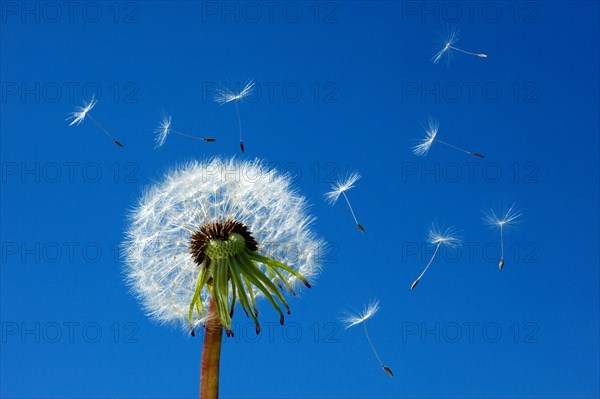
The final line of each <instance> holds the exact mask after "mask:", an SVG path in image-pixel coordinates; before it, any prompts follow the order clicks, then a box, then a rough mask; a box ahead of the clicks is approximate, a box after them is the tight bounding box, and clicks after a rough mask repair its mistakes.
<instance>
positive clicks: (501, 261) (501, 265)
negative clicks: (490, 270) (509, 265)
mask: <svg viewBox="0 0 600 399" xmlns="http://www.w3.org/2000/svg"><path fill="white" fill-rule="evenodd" d="M503 267H504V258H502V259H500V263H498V270H502V268H503Z"/></svg>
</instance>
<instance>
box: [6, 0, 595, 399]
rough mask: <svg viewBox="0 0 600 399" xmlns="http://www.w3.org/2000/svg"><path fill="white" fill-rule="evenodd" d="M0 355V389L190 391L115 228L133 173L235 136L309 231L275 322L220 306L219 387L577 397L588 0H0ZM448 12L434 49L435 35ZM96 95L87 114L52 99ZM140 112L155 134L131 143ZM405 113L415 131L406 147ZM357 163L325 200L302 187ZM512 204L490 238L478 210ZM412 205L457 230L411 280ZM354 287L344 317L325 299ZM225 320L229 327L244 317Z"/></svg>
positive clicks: (425, 220) (189, 349)
mask: <svg viewBox="0 0 600 399" xmlns="http://www.w3.org/2000/svg"><path fill="white" fill-rule="evenodd" d="M0 7H2V8H1V18H2V20H1V35H0V40H1V41H0V45H1V47H0V51H1V66H0V68H1V69H0V71H1V76H2V78H1V81H2V90H1V95H2V99H1V107H2V110H1V120H0V123H1V125H0V128H1V137H0V143H1V150H0V154H1V157H2V194H1V206H0V211H1V234H2V239H1V241H2V267H1V269H0V276H1V283H0V287H1V293H0V298H1V315H2V316H1V323H2V336H1V337H2V338H1V348H2V349H1V359H0V366H1V370H0V379H1V381H2V384H1V388H0V395H1V396H2V397H6V398H17V397H19V398H86V397H89V398H92V397H93V398H100V397H102V398H105V397H106V398H124V397H129V398H130V397H138V398H142V397H156V398H162V397H177V398H188V397H195V396H197V391H198V373H199V359H200V354H201V340H200V339H193V338H191V337H189V336H188V335H187V334H185V333H184V332H182V331H180V330H177V329H174V328H171V327H169V326H161V325H159V324H157V323H155V322H153V321H151V320H148V319H147V318H146V316H145V315H144V314H143V312H142V310H141V307H140V305H139V304H138V303H137V301H136V300H135V298H134V297H133V296H132V295H131V294H130V293H129V292H128V289H127V287H126V286H125V284H124V283H123V265H122V262H121V261H120V259H119V254H118V246H119V244H120V242H121V241H122V239H123V231H124V230H125V228H126V225H127V220H126V215H127V211H128V209H130V207H131V206H132V205H133V204H134V203H135V201H136V199H137V198H138V196H139V194H140V193H141V190H142V188H143V187H145V186H146V185H148V184H151V183H152V182H155V181H157V179H159V178H160V176H161V175H162V173H163V172H164V171H166V170H168V168H169V167H171V166H173V165H176V164H178V163H180V162H184V161H186V160H190V159H202V158H205V157H210V156H215V155H221V156H233V155H235V156H240V155H241V154H240V153H239V149H238V141H237V130H236V129H237V126H236V120H235V109H234V107H233V106H230V105H223V106H219V105H217V104H215V103H214V102H213V101H212V97H213V94H214V88H215V87H217V86H218V85H220V84H228V85H232V86H233V87H236V85H239V84H241V83H243V82H245V81H247V80H248V79H254V81H255V82H256V89H257V90H256V92H255V94H254V95H253V96H252V97H251V98H249V99H248V101H247V102H245V103H243V104H241V108H240V110H241V113H242V120H243V123H244V126H245V145H246V155H245V156H244V158H254V157H258V158H261V159H263V160H265V161H267V162H269V163H271V164H273V165H274V166H276V167H277V168H278V169H280V170H281V171H283V172H289V173H292V174H294V176H295V185H296V187H297V188H298V189H299V190H300V191H301V192H302V193H303V194H304V195H305V196H306V197H307V198H308V199H309V201H310V203H311V204H312V207H311V212H312V213H313V214H314V215H315V216H316V217H317V222H316V225H315V229H316V231H317V232H318V234H319V235H320V236H321V237H323V238H324V239H325V240H327V241H328V242H329V243H330V244H331V248H332V250H331V251H330V253H328V254H327V256H326V259H325V260H326V261H325V264H324V268H323V272H322V274H321V276H320V277H319V279H318V280H317V281H315V284H314V287H313V288H312V289H311V290H305V291H304V292H303V293H302V295H301V297H299V298H293V299H291V301H290V305H291V307H292V310H293V314H292V316H291V317H289V318H288V320H287V327H285V328H281V327H279V326H273V327H271V329H270V330H269V329H267V328H265V326H267V325H268V323H269V322H273V323H276V322H277V320H278V319H277V315H276V314H275V312H273V311H271V310H270V309H269V307H268V306H264V304H263V308H264V309H265V310H266V311H265V312H263V313H262V315H261V318H262V323H263V333H262V334H261V336H259V337H258V338H257V337H255V336H254V334H253V332H252V331H253V327H252V323H250V322H249V321H248V320H246V319H244V318H241V317H240V313H238V314H237V318H236V319H235V320H234V321H235V322H237V323H239V330H238V333H237V335H236V338H235V339H230V340H226V341H225V343H224V345H223V353H222V369H221V394H222V397H226V398H250V397H270V398H317V397H337V398H350V397H352V398H371V397H373V398H375V397H376V398H400V397H421V398H465V397H478V398H482V397H487V398H500V397H519V398H533V397H545V398H574V397H577V398H595V397H598V396H599V395H600V392H599V381H598V375H599V372H600V370H599V343H598V342H599V339H598V338H599V337H598V331H599V316H598V315H599V292H598V286H599V285H598V282H599V274H598V272H599V267H598V266H599V264H598V255H599V248H598V242H599V237H598V236H599V234H598V233H599V229H598V220H599V215H598V209H599V207H598V200H599V195H598V181H599V175H598V171H599V168H598V166H599V165H598V161H599V160H598V131H599V118H598V109H599V101H598V100H599V98H598V93H599V77H598V70H599V50H598V49H599V43H598V41H599V39H598V38H599V31H598V30H599V26H598V20H599V18H598V14H599V6H598V3H596V2H588V1H586V2H535V1H534V2H516V3H504V2H470V3H456V2H453V3H441V2H428V3H423V4H422V3H417V2H391V1H388V2H379V3H377V2H321V3H312V2H310V3H309V2H278V1H276V2H272V3H264V2H246V3H239V2H231V3H227V4H225V3H222V2H210V1H205V2H193V1H185V2H162V1H151V2H135V1H134V2H118V3H114V2H81V3H76V5H75V6H73V5H71V3H68V2H52V3H44V2H3V3H2V4H1V5H0ZM449 26H451V27H454V28H456V29H457V30H459V31H460V35H461V39H460V41H459V42H458V44H457V46H458V47H461V48H464V49H465V50H468V51H474V52H485V53H486V54H488V55H489V58H487V59H480V58H476V57H472V56H468V55H464V54H459V53H456V54H455V55H456V56H455V57H454V59H453V61H452V62H451V63H450V64H449V65H446V64H444V63H441V64H437V65H435V64H433V63H432V62H431V57H432V56H433V54H435V53H436V52H437V50H438V49H439V48H440V46H441V45H442V44H441V42H440V41H439V38H438V33H443V32H445V31H446V30H447V29H448V27H449ZM92 94H96V96H97V97H98V99H99V102H98V104H97V105H96V107H95V108H94V109H93V111H92V115H93V117H94V118H95V119H96V120H98V121H100V122H101V123H102V124H103V125H104V126H105V127H106V128H107V129H108V130H109V131H110V132H112V133H113V134H114V135H115V136H116V137H117V138H118V139H119V140H120V141H122V142H123V144H124V145H125V148H123V149H120V148H117V147H116V146H114V144H112V143H111V142H110V140H109V139H108V138H107V137H106V136H104V135H103V134H102V132H100V131H99V130H98V129H97V128H96V127H95V126H94V125H93V124H92V123H90V121H86V122H85V123H84V124H83V125H81V126H77V127H68V125H67V123H66V122H65V117H66V116H67V114H68V113H69V112H71V111H72V110H73V109H74V107H76V106H78V105H80V104H81V103H82V102H83V100H84V99H86V98H88V97H89V96H91V95H92ZM161 109H165V110H166V111H167V112H169V113H170V114H172V116H173V124H174V127H175V128H176V129H179V130H183V131H191V132H198V134H201V135H211V136H214V137H216V138H217V140H218V141H217V142H216V143H213V144H207V143H202V142H198V143H197V142H193V141H187V140H185V139H184V138H181V137H176V136H172V137H170V138H169V139H168V142H167V143H166V145H165V146H164V147H162V148H160V149H156V150H155V149H153V133H152V130H153V128H154V126H155V125H156V123H157V121H158V119H159V111H160V110H161ZM429 116H433V117H435V118H437V120H438V121H439V123H440V133H439V134H440V138H442V139H444V140H447V141H448V142H451V143H453V144H456V145H460V146H464V147H467V148H468V149H469V150H472V151H477V152H480V153H483V154H485V155H486V158H485V159H483V160H479V159H476V158H474V157H470V156H468V155H466V154H463V153H460V152H457V151H454V150H452V149H450V148H446V147H444V146H442V145H439V144H434V146H433V147H432V149H431V151H430V152H429V154H428V155H427V156H426V157H417V156H415V155H414V154H413V153H412V151H411V147H412V146H413V145H414V144H415V142H416V141H417V140H418V139H419V138H420V137H422V135H423V128H422V124H424V123H425V122H426V121H427V118H428V117H429ZM353 170H357V171H360V173H361V174H362V176H363V178H362V179H361V180H360V181H359V182H358V184H357V186H356V188H354V189H353V190H352V191H350V192H349V196H350V199H351V201H352V204H353V206H354V208H355V211H356V213H357V216H358V218H359V220H360V222H361V224H362V225H363V226H364V227H365V230H366V233H365V234H364V235H363V234H361V233H360V232H358V230H356V227H355V226H354V225H353V222H352V219H351V216H350V214H349V212H348V210H347V209H346V207H345V204H344V203H342V202H339V203H338V204H336V205H335V206H334V207H331V206H329V205H328V204H326V203H325V202H324V200H323V194H324V193H325V192H326V191H327V190H328V189H329V186H330V184H331V183H332V181H333V180H334V179H335V178H336V176H337V175H338V174H344V173H346V172H348V171H353ZM513 202H516V203H517V205H518V207H519V209H520V210H521V211H522V212H523V218H522V221H521V223H520V224H519V226H518V227H517V228H515V229H513V230H510V231H509V232H508V233H507V235H506V237H505V239H506V241H505V244H506V248H507V256H506V264H505V267H504V269H503V270H502V271H501V272H500V271H498V267H497V261H498V259H497V252H496V251H497V249H498V234H497V232H496V231H493V230H492V229H490V228H489V227H487V226H485V225H484V224H483V222H482V217H481V216H482V212H483V210H484V209H486V208H489V207H491V206H500V205H502V204H505V205H506V204H508V205H510V204H511V203H513ZM434 219H437V220H439V221H440V222H445V223H446V224H447V225H455V226H456V227H457V228H458V229H460V230H461V236H462V238H463V246H462V247H461V249H460V252H453V251H450V252H442V254H441V255H442V256H440V257H439V259H438V261H436V262H434V264H433V265H432V267H431V269H430V270H429V272H428V273H427V274H426V275H425V277H424V279H423V280H422V282H421V283H420V284H419V286H418V287H417V288H416V289H415V290H413V291H411V290H410V289H409V287H410V285H411V283H412V281H413V280H414V279H415V278H416V276H418V274H419V273H420V272H421V269H422V267H423V266H424V264H425V263H426V262H427V260H428V257H429V256H430V255H431V251H432V247H431V246H429V245H427V244H426V243H425V238H426V234H427V229H428V227H429V225H430V223H431V222H432V221H433V220H434ZM372 299H379V300H380V303H381V310H380V311H379V313H378V314H377V315H376V316H375V317H374V318H373V319H371V320H370V321H369V331H370V334H371V338H372V339H373V342H374V344H375V346H376V347H377V349H378V351H379V354H380V355H381V357H382V359H383V360H384V362H385V363H386V364H388V366H390V367H391V368H392V370H393V371H394V373H395V376H396V377H395V378H394V379H390V378H389V377H388V376H387V375H386V374H385V373H384V372H383V371H382V370H381V369H380V368H379V366H378V364H377V362H376V360H375V358H374V357H373V355H372V353H371V352H370V349H369V347H368V344H367V341H366V339H365V336H364V334H363V332H362V331H361V329H360V328H356V329H350V330H343V329H342V326H341V324H340V323H339V317H340V315H341V313H343V311H345V310H351V309H353V308H357V309H360V308H361V307H362V306H363V304H365V303H367V302H368V301H369V300H372ZM246 328H247V330H245V329H246Z"/></svg>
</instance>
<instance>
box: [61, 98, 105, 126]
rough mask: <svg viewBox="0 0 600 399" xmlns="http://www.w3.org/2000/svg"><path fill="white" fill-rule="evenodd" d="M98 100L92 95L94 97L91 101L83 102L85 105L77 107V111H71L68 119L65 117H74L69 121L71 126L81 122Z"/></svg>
mask: <svg viewBox="0 0 600 399" xmlns="http://www.w3.org/2000/svg"><path fill="white" fill-rule="evenodd" d="M97 102H98V100H96V98H95V96H92V98H91V99H90V100H89V101H84V102H83V107H76V108H75V111H73V112H71V113H70V114H69V116H68V117H67V119H65V120H67V121H68V120H69V119H73V120H72V121H71V123H69V126H73V125H79V124H81V123H82V122H83V120H84V119H85V117H86V116H87V114H88V112H90V111H91V110H92V108H94V106H95V105H96V103H97Z"/></svg>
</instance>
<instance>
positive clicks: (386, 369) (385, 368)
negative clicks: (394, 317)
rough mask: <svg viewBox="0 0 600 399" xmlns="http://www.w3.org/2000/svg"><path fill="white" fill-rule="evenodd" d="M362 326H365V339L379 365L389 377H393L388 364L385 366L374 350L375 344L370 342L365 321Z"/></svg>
mask: <svg viewBox="0 0 600 399" xmlns="http://www.w3.org/2000/svg"><path fill="white" fill-rule="evenodd" d="M363 327H364V328H365V335H366V336H367V341H369V345H370V346H371V350H372V351H373V354H374V355H375V357H376V358H377V361H378V362H379V365H380V366H381V367H382V368H383V369H384V370H385V372H386V373H388V374H389V375H390V377H393V376H394V374H392V370H390V368H389V367H388V366H386V365H385V364H383V362H382V361H381V358H380V357H379V354H378V353H377V351H376V350H375V346H374V345H373V342H371V337H369V331H368V330H367V323H366V322H364V323H363Z"/></svg>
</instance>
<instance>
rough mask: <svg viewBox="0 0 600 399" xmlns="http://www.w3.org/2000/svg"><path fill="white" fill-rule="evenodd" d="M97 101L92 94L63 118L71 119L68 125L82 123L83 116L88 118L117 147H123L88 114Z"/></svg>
mask: <svg viewBox="0 0 600 399" xmlns="http://www.w3.org/2000/svg"><path fill="white" fill-rule="evenodd" d="M97 102H98V100H96V98H95V96H92V99H91V100H90V101H84V103H83V107H77V108H75V111H74V112H71V113H70V114H69V116H68V117H67V119H65V120H67V121H68V120H70V119H73V120H72V121H71V123H69V126H73V125H77V126H78V125H80V124H82V123H83V121H84V120H85V118H89V119H90V120H91V121H92V122H94V124H95V125H96V126H97V127H98V128H99V129H100V130H101V131H102V132H104V134H106V135H107V136H108V137H110V139H111V140H112V141H113V142H114V143H115V144H116V145H117V146H119V147H124V146H123V144H121V142H120V141H119V140H117V139H116V138H115V137H114V136H113V135H112V134H110V133H109V132H108V130H106V129H105V128H104V126H102V125H101V124H100V123H99V122H98V121H96V120H95V119H94V118H92V115H91V114H90V111H91V110H92V108H94V106H95V105H96V103H97Z"/></svg>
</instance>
